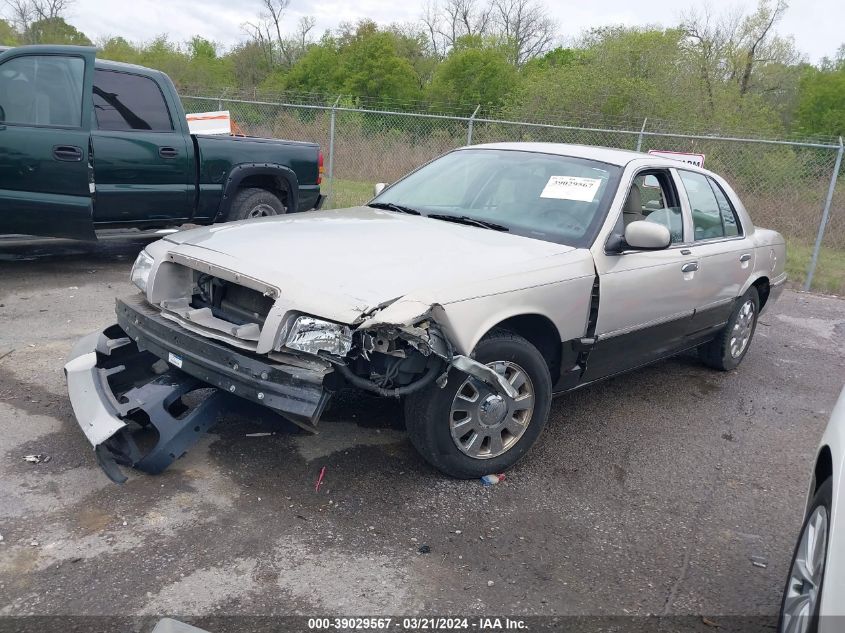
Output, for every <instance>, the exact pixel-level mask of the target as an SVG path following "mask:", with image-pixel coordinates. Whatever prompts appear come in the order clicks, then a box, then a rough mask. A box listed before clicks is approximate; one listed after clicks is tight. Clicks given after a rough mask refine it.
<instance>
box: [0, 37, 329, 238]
mask: <svg viewBox="0 0 845 633" xmlns="http://www.w3.org/2000/svg"><path fill="white" fill-rule="evenodd" d="M321 162H322V158H321V155H320V148H319V146H318V145H316V144H314V143H305V142H296V141H281V140H270V139H259V138H251V137H232V136H201V135H192V134H190V132H189V129H188V123H187V120H186V118H185V112H184V110H183V109H182V105H181V101H180V100H179V96H178V94H177V93H176V89H175V87H174V85H173V83H172V82H171V81H170V78H169V77H167V75H165V74H164V73H162V72H159V71H157V70H151V69H149V68H143V67H140V66H134V65H130V64H122V63H117V62H109V61H103V60H97V59H95V50H94V49H93V48H87V47H76V46H27V47H19V48H11V49H7V50H5V51H0V234H4V233H23V234H30V235H42V236H52V237H66V238H76V239H96V234H95V232H94V231H95V229H102V228H118V227H137V228H143V229H149V228H164V227H170V226H178V225H180V224H184V223H186V222H191V223H194V224H210V223H212V222H220V221H227V220H238V219H244V218H247V217H256V216H258V215H274V214H279V213H287V212H295V211H305V210H308V209H312V208H315V207H319V206H320V204H321V202H322V198H321V196H320V175H321V173H320V172H321Z"/></svg>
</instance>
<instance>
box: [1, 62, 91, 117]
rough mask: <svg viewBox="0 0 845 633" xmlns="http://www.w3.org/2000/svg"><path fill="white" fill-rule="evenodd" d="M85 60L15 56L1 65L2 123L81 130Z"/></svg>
mask: <svg viewBox="0 0 845 633" xmlns="http://www.w3.org/2000/svg"><path fill="white" fill-rule="evenodd" d="M84 77H85V60H83V59H82V58H81V57H61V56H59V55H27V56H24V57H15V58H13V59H10V60H9V61H7V62H5V63H4V64H3V65H0V108H2V110H1V111H0V120H2V121H3V122H4V123H18V124H21V125H47V126H51V125H55V126H64V127H79V126H80V125H81V124H82V86H83V80H84Z"/></svg>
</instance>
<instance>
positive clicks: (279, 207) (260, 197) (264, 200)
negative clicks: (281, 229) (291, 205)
mask: <svg viewBox="0 0 845 633" xmlns="http://www.w3.org/2000/svg"><path fill="white" fill-rule="evenodd" d="M285 213H287V207H285V205H284V203H283V202H282V201H281V200H280V199H279V197H278V196H277V195H276V194H275V193H273V192H272V191H268V190H267V189H258V188H255V187H250V188H248V189H241V190H240V191H238V192H237V193H236V194H235V197H234V199H233V200H232V208H231V210H230V211H229V216H228V217H229V220H230V221H234V220H249V219H252V218H263V217H267V216H271V215H284V214H285Z"/></svg>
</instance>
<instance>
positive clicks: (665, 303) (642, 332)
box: [583, 169, 697, 381]
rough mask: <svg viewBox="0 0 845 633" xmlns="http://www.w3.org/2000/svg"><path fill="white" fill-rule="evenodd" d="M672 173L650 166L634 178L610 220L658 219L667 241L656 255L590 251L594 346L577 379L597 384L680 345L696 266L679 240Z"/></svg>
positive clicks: (681, 228)
mask: <svg viewBox="0 0 845 633" xmlns="http://www.w3.org/2000/svg"><path fill="white" fill-rule="evenodd" d="M680 202H681V201H680V197H679V195H678V188H677V186H676V181H675V174H674V173H673V171H672V170H668V169H663V170H660V169H656V170H655V169H651V170H646V171H642V172H639V173H638V174H636V175H635V177H634V179H633V182H632V183H631V185H630V189H629V192H628V195H627V198H626V202H625V205H624V208H623V209H622V213H620V217H619V220H618V229H617V230H618V232H619V233H624V225H627V224H628V223H630V222H634V221H646V222H658V223H660V224H663V225H665V226H666V227H667V228H668V229H669V233H670V235H671V236H672V243H671V244H670V245H669V248H666V249H662V250H656V251H636V250H623V252H621V253H606V252H605V251H604V245H596V247H594V252H593V257H594V259H595V262H596V270H597V272H598V274H599V312H598V317H597V321H596V330H595V336H596V343H595V345H594V346H593V348H592V350H591V351H590V353H589V356H588V357H587V367H586V371H585V373H584V376H583V380H584V381H591V380H597V379H599V378H603V377H605V376H609V375H612V374H615V373H618V372H621V371H626V370H628V369H633V368H634V367H638V366H640V365H643V364H646V363H648V362H651V361H654V360H657V359H659V358H661V357H663V356H667V355H669V354H671V353H673V352H674V351H677V350H678V349H680V348H682V347H683V346H684V343H685V340H686V337H687V335H688V333H689V329H690V324H691V320H692V316H693V313H694V311H695V304H696V302H695V287H696V281H697V274H696V273H697V270H696V269H697V262H696V260H695V258H694V256H693V255H692V252H691V250H690V249H689V248H688V245H687V244H686V243H685V242H686V241H685V236H686V233H687V227H686V226H685V222H684V214H683V212H682V210H681V204H680Z"/></svg>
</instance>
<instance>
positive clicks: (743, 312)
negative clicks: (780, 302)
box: [698, 286, 760, 371]
mask: <svg viewBox="0 0 845 633" xmlns="http://www.w3.org/2000/svg"><path fill="white" fill-rule="evenodd" d="M759 312H760V295H759V294H758V293H757V288H755V287H754V286H751V288H749V289H748V291H747V292H746V293H745V294H744V295H742V297H740V298H739V300H738V301H737V302H736V305H735V306H734V310H733V312H732V313H731V317H730V318H729V319H728V322H727V324H726V325H725V327H724V329H723V330H722V331H721V332H720V333H719V335H718V336H717V337H716V338H715V339H713V340H712V341H710V342H709V343H705V344H704V345H702V346H700V347H699V348H698V356H699V358H701V361H702V362H703V363H704V364H705V365H707V366H708V367H712V368H713V369H719V370H721V371H729V370H731V369H734V368H736V367H737V366H738V365H739V364H740V363H741V362H742V359H743V358H745V354H746V353H747V352H748V348H749V347H750V346H751V339H752V338H753V336H754V331H755V330H756V329H757V315H758V314H759Z"/></svg>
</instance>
